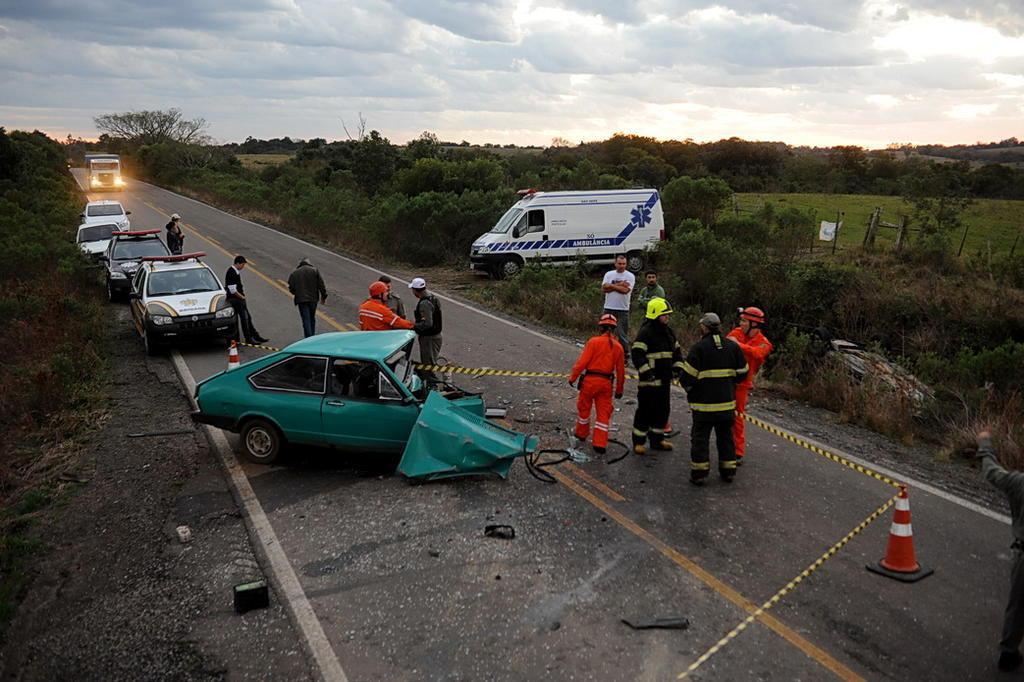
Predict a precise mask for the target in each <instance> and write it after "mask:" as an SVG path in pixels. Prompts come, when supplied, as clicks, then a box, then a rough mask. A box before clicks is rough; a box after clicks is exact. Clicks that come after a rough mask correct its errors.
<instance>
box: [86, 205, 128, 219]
mask: <svg viewBox="0 0 1024 682" xmlns="http://www.w3.org/2000/svg"><path fill="white" fill-rule="evenodd" d="M123 213H124V208H122V207H121V204H100V205H99V206H90V207H89V208H88V209H86V211H85V214H86V215H87V216H89V217H95V216H105V215H122V214H123Z"/></svg>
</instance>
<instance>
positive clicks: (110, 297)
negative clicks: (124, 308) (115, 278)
mask: <svg viewBox="0 0 1024 682" xmlns="http://www.w3.org/2000/svg"><path fill="white" fill-rule="evenodd" d="M107 300H108V301H110V302H111V303H114V302H115V301H117V294H115V293H114V287H113V285H112V284H111V282H110V278H109V277H108V278H107Z"/></svg>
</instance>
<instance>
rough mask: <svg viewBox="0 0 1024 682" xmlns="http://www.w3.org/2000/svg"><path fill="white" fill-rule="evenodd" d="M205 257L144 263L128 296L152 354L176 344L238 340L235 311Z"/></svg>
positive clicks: (137, 326)
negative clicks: (180, 342)
mask: <svg viewBox="0 0 1024 682" xmlns="http://www.w3.org/2000/svg"><path fill="white" fill-rule="evenodd" d="M205 255H206V254H205V253H186V254H182V255H180V256H149V257H144V258H143V259H142V261H141V263H140V265H139V269H138V271H137V272H136V273H135V277H134V278H133V279H132V287H131V292H130V293H129V294H128V299H129V306H130V308H131V311H132V322H133V323H134V325H135V330H136V331H137V332H138V333H139V336H141V337H142V342H143V344H145V347H146V353H147V354H149V355H154V354H155V353H157V352H158V351H159V350H160V348H161V347H163V346H165V345H169V344H171V343H174V342H176V341H185V340H191V339H210V338H215V339H216V338H219V339H223V340H224V341H228V340H230V339H232V338H234V337H235V336H236V334H237V322H236V320H235V310H234V308H232V307H231V306H230V305H229V304H228V302H227V299H226V298H225V297H224V287H223V285H221V282H220V280H219V279H217V275H215V274H214V273H213V270H211V269H210V267H209V266H208V265H206V264H205V263H203V262H202V261H201V260H200V258H202V257H203V256H205Z"/></svg>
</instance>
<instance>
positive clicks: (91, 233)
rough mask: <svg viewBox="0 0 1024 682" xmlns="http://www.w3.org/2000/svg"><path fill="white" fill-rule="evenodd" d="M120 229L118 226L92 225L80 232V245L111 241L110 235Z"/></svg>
mask: <svg viewBox="0 0 1024 682" xmlns="http://www.w3.org/2000/svg"><path fill="white" fill-rule="evenodd" d="M117 229H120V228H118V227H117V225H90V226H89V227H83V228H82V229H81V230H79V231H78V243H79V244H81V243H82V242H96V241H100V240H102V239H110V233H111V232H113V231H114V230H117Z"/></svg>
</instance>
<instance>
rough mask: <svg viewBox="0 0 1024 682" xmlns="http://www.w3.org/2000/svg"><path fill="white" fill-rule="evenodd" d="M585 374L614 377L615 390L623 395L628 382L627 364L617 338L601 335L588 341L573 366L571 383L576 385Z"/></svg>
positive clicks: (570, 377)
mask: <svg viewBox="0 0 1024 682" xmlns="http://www.w3.org/2000/svg"><path fill="white" fill-rule="evenodd" d="M583 372H595V373H598V374H605V375H608V376H609V377H611V376H612V375H614V376H615V387H616V388H615V390H616V391H617V392H618V393H622V387H623V385H624V382H625V380H626V362H625V353H624V352H623V350H622V344H621V343H619V339H618V337H617V336H614V335H611V334H601V335H600V336H595V337H593V338H592V339H590V340H589V341H587V345H585V346H583V352H582V353H580V357H579V359H578V360H576V364H575V365H573V366H572V372H571V373H570V374H569V383H571V384H572V383H575V382H576V380H577V379H579V377H580V374H582V373H583Z"/></svg>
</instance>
